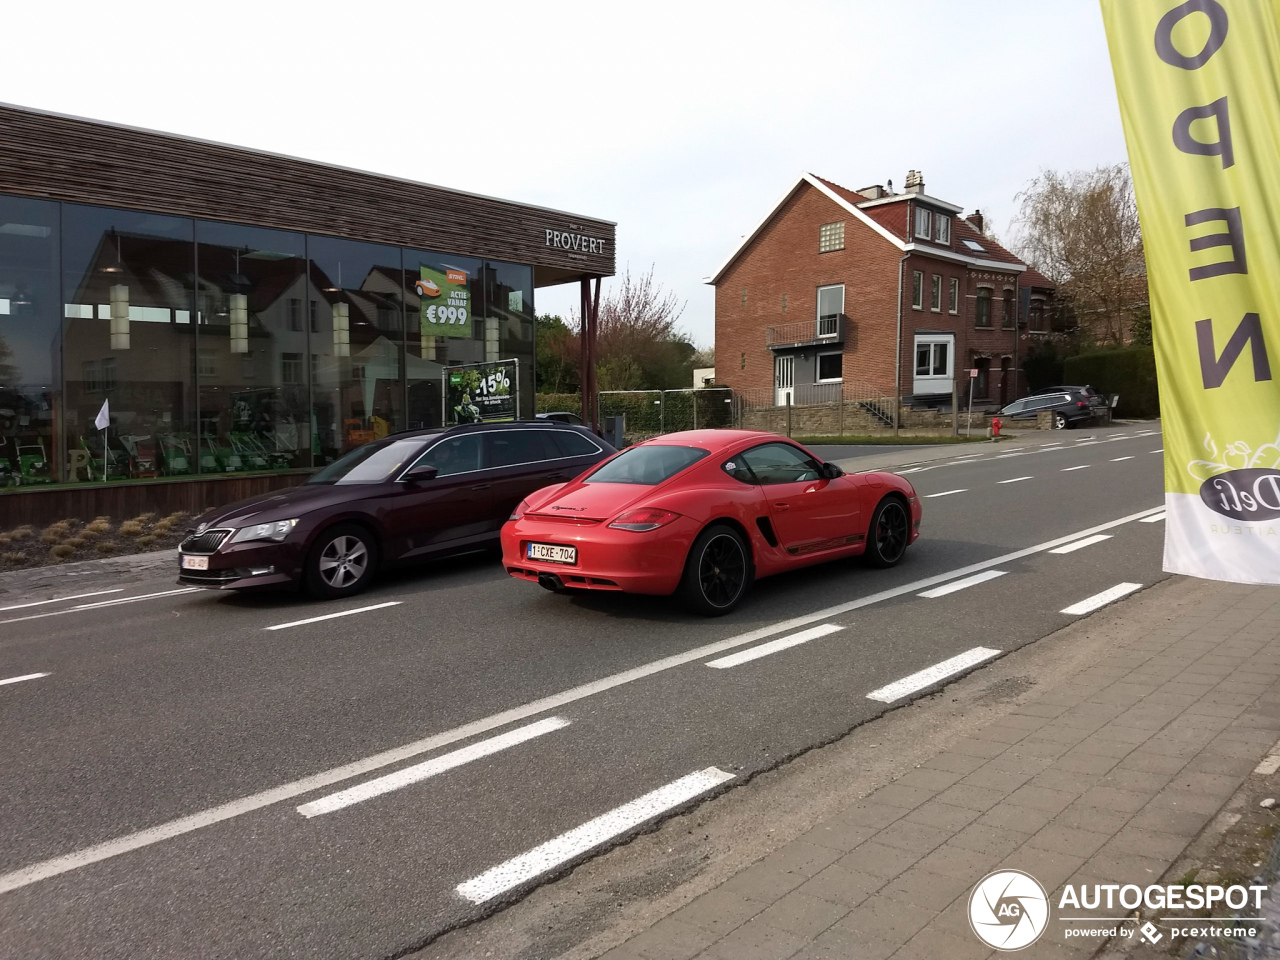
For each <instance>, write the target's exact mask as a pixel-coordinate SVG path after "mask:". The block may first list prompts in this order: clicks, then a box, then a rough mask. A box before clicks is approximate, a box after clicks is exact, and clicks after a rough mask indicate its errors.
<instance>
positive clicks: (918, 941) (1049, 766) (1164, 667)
mask: <svg viewBox="0 0 1280 960" xmlns="http://www.w3.org/2000/svg"><path fill="white" fill-rule="evenodd" d="M1278 737H1280V589H1278V588H1274V587H1260V588H1252V587H1241V586H1234V585H1220V586H1215V588H1214V590H1213V591H1212V592H1211V593H1210V594H1208V600H1207V602H1206V603H1204V604H1203V605H1201V606H1199V607H1197V608H1195V609H1194V611H1193V612H1190V613H1184V614H1182V615H1180V616H1178V617H1176V618H1174V619H1172V620H1168V621H1163V622H1160V623H1158V624H1157V623H1153V624H1152V625H1151V626H1150V628H1149V629H1148V630H1146V631H1145V632H1144V631H1142V630H1137V631H1133V632H1132V634H1131V635H1130V636H1129V637H1128V638H1127V639H1125V640H1124V641H1123V642H1119V643H1117V644H1116V646H1114V647H1113V648H1112V649H1111V650H1110V652H1109V653H1108V654H1107V655H1106V656H1105V657H1104V658H1103V659H1101V660H1100V661H1099V662H1097V663H1096V664H1095V665H1094V666H1093V667H1092V668H1090V669H1087V670H1084V671H1082V672H1080V673H1078V674H1076V675H1075V676H1074V677H1073V678H1072V679H1071V680H1070V681H1068V682H1066V683H1059V684H1058V685H1057V686H1055V687H1053V688H1051V689H1049V690H1047V691H1045V692H1044V693H1043V694H1040V695H1038V696H1033V697H1031V698H1029V699H1028V700H1027V701H1026V702H1024V703H1023V704H1022V705H1021V706H1019V707H1017V708H1016V709H1015V710H1013V711H1012V712H1011V713H1010V714H1008V715H1007V716H1005V717H1003V718H1002V719H1000V720H999V721H997V722H994V723H992V724H990V725H989V726H987V727H985V728H981V729H980V730H979V731H978V732H976V733H975V734H974V735H972V736H970V737H967V738H965V739H963V740H961V741H959V742H958V743H954V744H952V745H951V746H950V748H948V749H947V750H945V751H943V752H941V753H939V754H937V755H936V756H934V757H933V758H932V759H931V760H929V761H927V762H926V763H924V764H923V765H922V766H921V767H919V768H917V769H915V770H913V771H911V772H910V773H908V774H906V775H905V776H903V777H901V778H900V779H898V780H897V781H895V782H893V783H891V784H888V785H886V786H884V787H881V788H880V789H879V790H876V791H875V792H873V793H871V794H869V795H868V796H865V797H863V798H861V799H859V800H857V801H856V802H852V803H851V804H850V805H849V806H848V807H847V808H846V809H844V810H842V811H841V812H839V813H838V814H836V815H834V816H831V817H829V818H827V819H826V820H824V821H823V822H821V823H818V824H817V825H816V826H814V827H813V829H811V830H809V831H808V832H807V833H806V834H804V835H803V836H800V837H799V838H797V839H796V840H794V841H792V842H791V843H789V844H787V845H785V846H783V847H781V848H780V849H778V850H776V851H775V852H774V853H772V854H771V855H769V856H768V857H766V858H765V859H763V860H761V861H758V862H757V863H755V864H753V865H751V866H749V867H747V868H746V869H745V870H743V871H742V872H740V873H738V874H737V875H736V876H733V877H732V878H731V879H729V880H727V881H726V882H724V883H722V884H721V885H720V886H719V887H717V888H715V889H713V890H711V891H709V892H707V893H705V894H704V895H702V896H700V897H699V898H698V899H696V900H694V901H692V902H691V903H689V904H688V905H686V906H684V907H682V908H681V909H679V910H677V911H676V912H675V913H673V914H671V915H670V916H668V917H666V918H664V919H661V920H659V921H658V922H657V923H655V924H654V925H653V926H651V927H650V928H649V929H647V930H645V931H643V932H642V933H640V934H638V935H637V936H634V937H632V938H631V939H630V940H628V941H626V942H625V943H623V944H622V945H621V946H619V947H617V948H616V949H613V950H611V951H610V952H608V953H606V954H605V955H604V956H605V957H606V958H608V960H689V958H695V957H696V958H707V960H713V958H714V960H782V958H788V957H795V958H797V960H819V958H831V960H836V958H839V960H864V958H866V960H879V958H887V957H893V958H896V960H908V958H930V960H967V958H971V957H973V958H977V957H987V956H998V955H999V954H996V953H993V952H992V951H990V950H988V949H987V948H986V947H985V946H984V945H983V944H982V943H981V941H979V940H978V939H977V937H976V936H975V935H974V934H973V932H972V931H971V930H970V928H969V921H968V896H969V892H970V890H971V889H972V888H973V885H974V884H975V882H976V881H977V880H979V879H980V878H982V877H983V876H985V875H986V874H987V873H989V872H991V871H993V870H996V869H1002V868H1013V869H1018V870H1023V871H1026V872H1027V873H1030V874H1031V875H1032V876H1034V877H1035V878H1036V879H1038V880H1039V881H1040V882H1041V883H1042V884H1043V885H1044V886H1045V888H1046V889H1048V890H1050V891H1051V893H1050V898H1051V902H1052V903H1053V904H1054V905H1055V908H1056V904H1057V902H1058V900H1057V893H1058V891H1059V890H1060V889H1061V887H1062V885H1063V884H1064V883H1065V882H1068V881H1070V882H1072V883H1075V884H1080V883H1088V884H1093V883H1121V884H1123V883H1136V884H1138V885H1139V886H1145V885H1147V884H1150V883H1155V882H1157V880H1158V878H1159V877H1160V876H1161V875H1162V874H1163V873H1164V872H1165V871H1166V870H1167V869H1168V868H1169V867H1170V865H1171V864H1172V863H1173V862H1174V861H1175V860H1176V859H1177V857H1178V856H1179V855H1180V854H1181V853H1182V851H1183V850H1184V848H1185V847H1186V846H1187V845H1188V844H1189V843H1190V842H1191V840H1192V839H1193V838H1195V837H1196V836H1197V835H1198V834H1199V833H1200V832H1201V831H1202V830H1203V829H1204V828H1205V827H1206V825H1207V824H1209V822H1210V821H1211V820H1212V819H1213V818H1214V817H1215V815H1216V814H1217V813H1218V812H1219V810H1220V809H1221V808H1222V807H1223V805H1224V804H1225V803H1226V802H1227V800H1228V799H1230V797H1231V796H1232V794H1233V793H1235V791H1236V790H1237V789H1238V788H1239V787H1240V785H1241V784H1242V782H1243V781H1244V779H1245V777H1247V776H1248V775H1249V773H1250V772H1251V770H1252V769H1253V767H1254V766H1255V765H1256V764H1257V763H1258V761H1259V760H1260V759H1261V758H1262V757H1263V756H1264V755H1266V754H1267V752H1268V751H1269V749H1270V748H1271V747H1272V745H1273V744H1275V743H1276V741H1277V738H1278ZM1071 912H1072V913H1075V911H1071ZM1052 917H1053V919H1051V921H1050V923H1049V926H1048V929H1047V931H1046V933H1045V934H1044V936H1043V937H1042V938H1041V939H1040V941H1039V942H1037V943H1036V944H1034V945H1033V946H1031V947H1030V948H1028V949H1027V950H1025V951H1023V952H1021V953H1020V954H1019V955H1020V956H1024V957H1029V958H1031V957H1037V958H1038V957H1046V958H1069V957H1088V956H1091V955H1092V954H1094V953H1095V952H1096V951H1097V950H1098V949H1099V947H1100V946H1101V945H1102V941H1101V940H1100V939H1096V938H1095V939H1091V940H1082V939H1071V940H1068V939H1066V938H1065V937H1064V934H1063V929H1064V926H1066V924H1064V923H1063V922H1060V921H1059V920H1058V919H1057V910H1056V909H1054V910H1053V912H1052Z"/></svg>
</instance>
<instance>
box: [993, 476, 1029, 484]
mask: <svg viewBox="0 0 1280 960" xmlns="http://www.w3.org/2000/svg"><path fill="white" fill-rule="evenodd" d="M1030 479H1031V477H1012V478H1010V479H1009V480H997V481H996V483H1017V482H1018V481H1020V480H1030Z"/></svg>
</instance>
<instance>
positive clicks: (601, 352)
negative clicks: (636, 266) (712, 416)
mask: <svg viewBox="0 0 1280 960" xmlns="http://www.w3.org/2000/svg"><path fill="white" fill-rule="evenodd" d="M684 308H685V304H683V303H681V302H680V300H679V298H678V297H676V295H675V294H674V293H672V292H670V291H664V290H663V289H662V284H660V283H656V282H655V281H654V279H653V267H650V268H649V272H648V273H645V274H642V275H641V276H639V277H632V275H631V270H630V268H628V269H626V270H624V271H623V272H622V276H621V277H620V278H619V280H618V285H617V286H616V287H615V288H614V289H613V290H612V291H610V292H609V293H608V294H606V295H605V296H604V297H603V299H602V300H601V302H600V316H599V321H598V326H597V328H596V350H597V352H596V358H597V364H596V376H597V380H598V383H599V387H600V389H601V390H640V389H646V388H656V387H664V388H665V387H677V386H685V385H686V381H687V380H688V376H687V375H686V374H687V370H688V368H689V361H690V360H691V358H692V356H693V352H694V347H693V344H692V343H690V341H689V338H688V337H687V336H685V334H684V333H682V332H681V331H680V330H679V329H678V328H677V327H676V323H677V322H678V321H679V319H680V316H681V315H682V314H683V313H684ZM570 325H571V326H572V327H574V328H575V330H581V329H582V318H581V317H580V316H578V314H577V312H576V311H575V312H574V313H572V314H571V315H570Z"/></svg>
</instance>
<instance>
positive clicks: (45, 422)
mask: <svg viewBox="0 0 1280 960" xmlns="http://www.w3.org/2000/svg"><path fill="white" fill-rule="evenodd" d="M60 312H61V311H60V310H59V309H58V205H57V204H56V203H48V202H45V201H43V200H24V199H19V198H17V197H0V486H10V485H18V484H32V483H50V482H52V481H54V480H56V479H58V478H59V475H60V474H61V473H64V472H65V469H66V465H65V462H64V461H65V457H64V448H63V445H62V438H61V431H60V430H59V429H58V426H57V418H58V416H59V414H60V410H59V398H60V394H61V390H60V387H59V383H58V380H59V378H60V377H61V370H60V369H59V365H58V360H59V358H60V356H61V324H60V322H59V320H58V315H59V313H60ZM98 375H100V374H98Z"/></svg>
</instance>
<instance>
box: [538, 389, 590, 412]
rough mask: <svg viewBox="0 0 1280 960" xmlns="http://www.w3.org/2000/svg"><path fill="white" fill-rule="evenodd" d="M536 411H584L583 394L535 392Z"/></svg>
mask: <svg viewBox="0 0 1280 960" xmlns="http://www.w3.org/2000/svg"><path fill="white" fill-rule="evenodd" d="M533 397H534V400H533V412H534V413H560V412H561V411H565V410H567V411H569V412H570V413H577V414H581V413H582V394H580V393H535V394H534V395H533Z"/></svg>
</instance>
